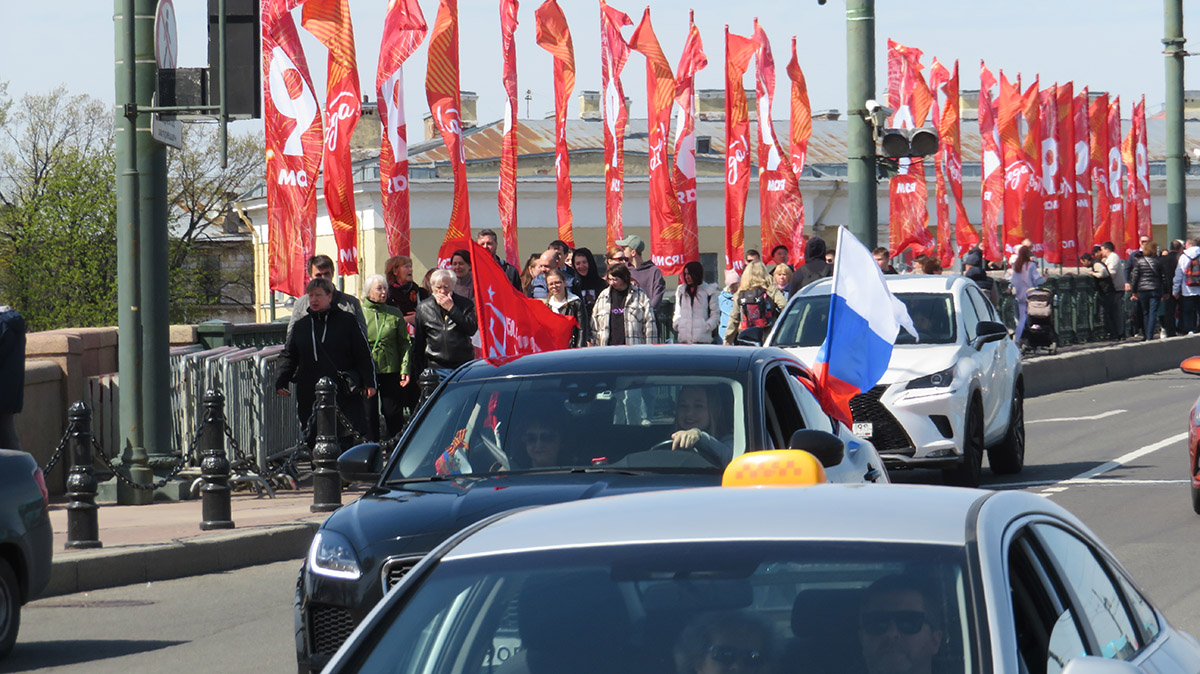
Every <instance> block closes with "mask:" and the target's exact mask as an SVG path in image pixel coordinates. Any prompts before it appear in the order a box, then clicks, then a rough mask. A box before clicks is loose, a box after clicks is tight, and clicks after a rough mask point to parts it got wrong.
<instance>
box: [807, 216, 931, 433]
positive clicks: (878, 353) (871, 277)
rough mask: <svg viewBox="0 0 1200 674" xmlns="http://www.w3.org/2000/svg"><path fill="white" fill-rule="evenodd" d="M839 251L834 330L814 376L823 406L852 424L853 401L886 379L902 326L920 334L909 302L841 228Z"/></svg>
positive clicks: (831, 303) (832, 298) (831, 321)
mask: <svg viewBox="0 0 1200 674" xmlns="http://www.w3.org/2000/svg"><path fill="white" fill-rule="evenodd" d="M836 248H837V257H836V258H835V260H834V264H833V290H832V292H831V293H830V296H829V327H828V329H827V331H826V333H825V342H824V343H823V344H821V350H820V351H818V352H817V359H816V362H815V363H814V364H813V372H814V373H815V374H816V376H817V382H818V383H819V384H820V387H819V388H820V391H819V392H818V397H819V398H820V400H821V406H822V407H823V408H824V409H825V411H826V412H828V413H829V414H831V415H832V416H833V417H835V418H836V419H838V420H839V421H841V422H842V423H844V424H846V425H850V424H851V423H852V422H853V417H852V415H851V413H850V399H851V398H853V397H854V396H856V395H858V394H859V393H862V392H863V391H866V390H869V389H870V388H871V387H872V386H874V385H875V384H877V383H879V380H880V379H882V378H883V375H884V373H885V372H887V369H888V363H889V362H890V361H891V359H892V347H893V345H895V343H896V335H898V334H899V333H900V328H901V327H903V328H904V329H905V330H907V331H908V332H909V333H910V334H912V335H913V337H916V336H917V331H916V329H915V328H913V324H912V319H911V318H909V316H908V309H907V308H906V307H905V306H904V303H903V302H901V301H900V300H898V299H896V297H895V296H894V295H892V293H891V291H889V290H888V288H887V284H886V283H885V282H884V280H883V272H882V271H881V270H880V269H879V265H877V264H875V258H874V257H872V255H871V251H869V250H867V248H866V247H865V246H863V245H862V243H860V242H859V240H858V239H856V238H854V235H853V234H851V233H850V232H849V231H847V230H846V228H845V227H839V228H838V237H837V246H836Z"/></svg>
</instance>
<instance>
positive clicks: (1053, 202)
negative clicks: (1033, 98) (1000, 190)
mask: <svg viewBox="0 0 1200 674" xmlns="http://www.w3.org/2000/svg"><path fill="white" fill-rule="evenodd" d="M1038 106H1039V112H1038V115H1039V118H1040V119H1039V121H1040V122H1041V127H1040V128H1041V133H1040V134H1039V135H1040V136H1041V141H1042V143H1041V155H1042V163H1041V170H1040V171H1039V173H1040V176H1041V180H1042V189H1041V192H1042V204H1041V207H1042V254H1043V255H1044V256H1045V258H1046V262H1049V263H1051V264H1061V263H1062V261H1063V258H1062V245H1061V244H1060V243H1059V241H1058V229H1059V226H1058V218H1059V210H1058V152H1059V146H1058V85H1057V84H1053V85H1051V86H1049V87H1047V88H1046V89H1043V90H1042V91H1041V92H1039V93H1038Z"/></svg>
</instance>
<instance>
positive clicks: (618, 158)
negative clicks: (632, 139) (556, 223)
mask: <svg viewBox="0 0 1200 674" xmlns="http://www.w3.org/2000/svg"><path fill="white" fill-rule="evenodd" d="M632 25H633V20H632V19H630V18H629V15H627V14H625V13H624V12H621V11H618V10H616V9H613V8H612V7H611V6H609V5H608V3H606V2H604V0H600V75H601V88H602V90H603V94H602V95H603V100H602V106H603V107H602V110H603V113H602V114H603V116H604V221H605V223H606V226H605V236H604V250H605V251H608V250H611V249H612V248H613V247H614V246H616V245H617V241H619V240H620V239H623V238H625V226H624V218H623V217H622V214H621V204H622V202H623V201H624V196H625V125H626V124H627V123H628V122H629V110H628V109H627V108H626V107H625V89H624V88H623V87H622V86H621V71H622V70H624V69H625V63H626V62H627V61H629V45H628V44H626V43H625V38H624V37H622V36H621V28H622V27H624V26H632Z"/></svg>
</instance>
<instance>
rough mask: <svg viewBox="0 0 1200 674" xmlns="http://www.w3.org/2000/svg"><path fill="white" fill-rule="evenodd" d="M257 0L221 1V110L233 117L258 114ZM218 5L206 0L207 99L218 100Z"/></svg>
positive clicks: (219, 41)
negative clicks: (222, 19) (222, 41)
mask: <svg viewBox="0 0 1200 674" xmlns="http://www.w3.org/2000/svg"><path fill="white" fill-rule="evenodd" d="M258 12H259V0H225V80H226V86H227V87H228V89H229V91H228V96H227V97H226V99H225V106H226V107H225V110H226V112H227V114H228V115H229V117H230V118H233V119H258V118H259V117H261V116H262V94H261V91H262V57H261V55H260V53H259V52H260V51H261V45H262V36H261V34H260V28H259V14H258ZM220 16H221V13H220V5H219V2H218V0H208V68H209V84H208V90H209V91H210V92H211V102H212V104H213V105H219V104H220V102H221V95H222V94H223V93H224V92H222V91H221V78H220V72H219V68H220V64H221V38H220V23H219V22H220Z"/></svg>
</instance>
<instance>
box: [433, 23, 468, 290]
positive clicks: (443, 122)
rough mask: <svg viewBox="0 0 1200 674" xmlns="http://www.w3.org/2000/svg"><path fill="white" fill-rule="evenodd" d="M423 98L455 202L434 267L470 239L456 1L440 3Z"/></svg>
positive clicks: (447, 262)
mask: <svg viewBox="0 0 1200 674" xmlns="http://www.w3.org/2000/svg"><path fill="white" fill-rule="evenodd" d="M425 98H426V99H427V100H428V101H429V112H430V114H431V115H433V122H434V124H435V125H436V126H437V128H438V131H440V132H441V134H442V142H443V143H445V144H446V153H447V154H449V155H450V167H451V169H452V170H453V173H454V200H453V202H452V203H451V205H450V224H449V225H448V226H447V227H446V236H445V237H444V238H443V239H442V245H441V247H440V248H439V249H438V256H437V266H438V267H441V268H446V267H449V266H450V256H451V255H453V254H454V251H455V250H458V249H459V248H460V247H461V246H462V240H463V239H469V238H471V211H470V202H469V201H468V199H467V165H466V158H465V157H464V156H463V142H462V113H461V112H460V111H461V110H462V103H461V101H460V99H459V95H458V0H441V1H440V3H439V4H438V13H437V18H436V19H435V20H434V22H433V34H432V35H430V37H429V65H428V67H427V69H426V71H425Z"/></svg>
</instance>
